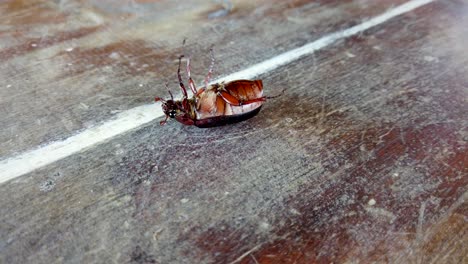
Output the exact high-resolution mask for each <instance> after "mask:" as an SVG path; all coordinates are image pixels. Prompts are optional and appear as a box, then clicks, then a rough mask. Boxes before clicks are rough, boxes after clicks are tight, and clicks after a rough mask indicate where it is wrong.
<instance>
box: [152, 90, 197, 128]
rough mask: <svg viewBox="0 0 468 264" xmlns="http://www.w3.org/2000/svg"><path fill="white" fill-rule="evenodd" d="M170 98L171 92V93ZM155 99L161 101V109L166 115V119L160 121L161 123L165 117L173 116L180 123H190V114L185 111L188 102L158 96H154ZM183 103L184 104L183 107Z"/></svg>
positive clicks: (191, 122) (164, 121) (163, 122)
mask: <svg viewBox="0 0 468 264" xmlns="http://www.w3.org/2000/svg"><path fill="white" fill-rule="evenodd" d="M171 98H172V94H171ZM156 101H161V102H162V109H163V112H164V114H165V115H166V119H165V120H163V121H161V122H160V123H161V125H164V124H165V123H166V121H167V119H168V118H169V117H170V118H174V119H176V120H177V121H179V122H180V123H182V124H186V125H192V124H193V120H192V119H191V118H190V115H189V114H187V113H186V110H185V109H186V108H188V102H187V101H186V100H185V101H175V100H173V99H171V100H164V99H162V98H160V97H156ZM184 103H185V104H186V106H185V107H184Z"/></svg>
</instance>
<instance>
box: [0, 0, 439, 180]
mask: <svg viewBox="0 0 468 264" xmlns="http://www.w3.org/2000/svg"><path fill="white" fill-rule="evenodd" d="M434 1H435V0H412V1H409V2H407V3H405V4H402V5H400V6H398V7H396V8H393V9H391V10H389V11H387V12H385V13H383V14H381V15H379V16H376V17H374V18H372V19H369V20H367V21H365V22H363V23H361V24H359V25H356V26H354V27H351V28H348V29H345V30H342V31H338V32H335V33H332V34H329V35H327V36H324V37H322V38H320V39H318V40H316V41H314V42H311V43H309V44H306V45H304V46H302V47H299V48H296V49H293V50H290V51H288V52H285V53H282V54H280V55H278V56H276V57H273V58H271V59H268V60H266V61H263V62H260V63H258V64H255V65H253V66H251V67H249V68H247V69H245V70H242V71H239V72H236V73H233V74H230V75H228V76H225V77H223V78H221V79H219V80H216V82H221V81H232V80H236V79H252V78H254V77H256V76H259V75H260V74H263V73H266V72H269V71H272V70H274V69H276V68H278V67H281V66H283V65H286V64H288V63H291V62H293V61H295V60H297V59H299V58H301V57H303V56H305V55H308V54H312V53H314V52H315V51H317V50H320V49H322V48H324V47H326V46H329V45H331V44H333V43H334V42H336V41H338V40H341V39H344V38H347V37H349V36H353V35H356V34H358V33H361V32H363V31H365V30H367V29H369V28H372V27H374V26H377V25H379V24H382V23H384V22H386V21H387V20H389V19H391V18H394V17H396V16H399V15H401V14H404V13H406V12H409V11H411V10H414V9H416V8H418V7H420V6H423V5H426V4H428V3H431V2H434ZM161 116H163V112H162V111H161V107H159V104H149V105H143V106H139V107H135V108H133V109H130V110H127V111H124V112H122V113H120V114H118V115H116V117H115V118H113V119H111V120H109V121H107V122H105V123H103V124H101V125H99V126H96V127H93V128H90V129H88V130H85V131H83V132H80V133H79V134H77V135H74V136H71V137H69V138H67V139H65V140H63V141H57V142H52V143H50V144H48V145H45V146H42V147H39V148H37V149H34V150H30V151H27V152H25V153H22V154H20V155H18V156H16V157H12V158H8V159H5V160H2V161H0V183H3V182H6V181H8V180H11V179H14V178H16V177H19V176H21V175H23V174H26V173H28V172H31V171H33V170H35V169H38V168H40V167H43V166H45V165H48V164H51V163H53V162H55V161H57V160H60V159H63V158H65V157H68V156H70V155H72V154H75V153H77V152H80V151H83V150H85V149H87V148H90V147H92V146H94V145H97V144H101V143H103V142H105V141H107V140H109V139H111V138H113V137H115V136H118V135H121V134H123V133H125V132H128V131H130V130H132V129H135V128H138V127H140V126H142V125H144V124H146V123H149V122H152V121H153V120H155V119H156V118H159V117H161Z"/></svg>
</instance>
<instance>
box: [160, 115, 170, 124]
mask: <svg viewBox="0 0 468 264" xmlns="http://www.w3.org/2000/svg"><path fill="white" fill-rule="evenodd" d="M167 118H168V116H166V119H164V120H162V121H159V124H160V125H161V126H164V125H165V124H166V123H167Z"/></svg>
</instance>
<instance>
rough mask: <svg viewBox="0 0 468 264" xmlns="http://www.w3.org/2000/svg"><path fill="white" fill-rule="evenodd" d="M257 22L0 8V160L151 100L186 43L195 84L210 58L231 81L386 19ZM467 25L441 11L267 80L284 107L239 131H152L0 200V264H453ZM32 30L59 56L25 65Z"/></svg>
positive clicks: (213, 13)
mask: <svg viewBox="0 0 468 264" xmlns="http://www.w3.org/2000/svg"><path fill="white" fill-rule="evenodd" d="M124 2H125V3H124ZM271 2H272V1H261V2H258V3H256V4H255V5H254V4H252V3H250V2H248V1H233V2H232V3H233V6H234V8H233V9H232V10H230V9H229V8H221V7H222V6H220V5H219V4H216V2H203V1H200V2H199V3H196V2H191V3H188V2H185V1H183V2H177V3H176V2H172V1H154V2H152V1H121V4H120V5H113V4H111V2H110V1H104V2H101V1H99V2H98V1H82V2H72V3H70V2H60V3H63V5H64V6H60V5H58V4H56V3H55V2H52V1H51V2H41V4H27V2H26V1H24V2H22V1H7V2H6V3H2V4H1V5H2V6H1V8H0V10H2V11H0V12H2V13H5V12H7V11H8V12H12V13H11V14H17V15H11V16H10V18H9V19H10V20H8V21H9V22H8V24H6V26H4V28H2V30H3V31H2V33H1V35H0V36H2V38H1V39H2V50H0V57H1V58H2V64H1V66H0V67H2V68H1V70H0V74H1V75H2V77H3V76H5V78H2V79H3V80H0V81H1V82H4V83H2V84H1V85H2V86H1V87H2V89H0V90H1V93H2V94H1V97H0V100H2V101H1V105H2V110H4V112H5V113H6V114H5V115H4V116H2V117H1V118H2V119H3V120H2V123H4V124H6V127H5V129H2V135H1V136H0V137H1V138H2V140H1V141H2V143H1V144H2V146H1V149H2V150H1V151H2V155H10V154H12V153H15V152H17V151H21V150H23V149H29V148H31V147H34V146H35V145H36V144H39V143H44V142H47V141H49V140H50V139H51V138H60V137H64V136H67V135H69V134H71V133H73V132H76V130H79V129H83V128H85V127H86V125H85V124H86V123H87V122H91V123H94V122H99V121H100V120H104V119H105V118H107V117H108V116H109V111H110V110H118V109H127V108H130V107H133V106H136V105H138V104H141V103H142V102H146V101H149V100H151V99H152V97H153V96H154V95H156V94H158V93H163V92H164V89H165V88H164V85H161V83H160V82H161V80H166V79H167V80H169V79H171V78H174V76H175V75H174V69H175V67H174V58H175V57H176V56H177V54H179V53H180V52H181V51H182V49H181V47H180V45H179V44H180V42H181V39H183V37H188V44H187V46H186V47H185V48H186V51H188V52H190V53H191V54H193V56H194V63H193V64H194V65H200V67H199V68H198V69H194V71H195V75H196V76H197V77H198V79H200V80H201V78H202V76H203V74H204V70H205V69H206V68H207V65H208V63H209V59H208V57H207V54H206V50H207V47H209V45H210V44H211V43H212V42H214V43H215V44H216V45H217V47H219V48H217V50H218V52H217V53H218V55H217V56H218V61H219V62H218V66H217V67H218V70H217V71H218V74H219V73H221V72H227V73H229V72H232V71H235V70H238V69H242V68H243V67H245V66H248V65H250V64H252V63H254V62H256V61H261V60H263V59H265V58H269V57H271V56H273V55H276V54H277V53H278V52H280V51H281V50H288V49H290V48H292V47H296V46H298V45H301V44H303V43H306V42H309V41H311V40H313V39H316V38H317V37H318V36H321V35H324V34H326V32H332V31H335V30H337V29H339V28H343V27H348V26H350V25H352V24H355V23H356V21H359V20H360V19H362V18H363V17H366V16H372V15H373V14H378V13H380V12H384V11H385V10H386V9H387V8H388V7H389V6H391V5H395V4H398V3H401V1H311V2H309V1H290V2H288V3H287V4H286V2H283V1H281V2H280V1H278V2H277V3H276V4H277V5H271ZM103 3H106V4H103ZM195 3H196V4H195ZM225 3H227V2H225ZM67 5H72V6H67ZM59 7H60V8H62V9H63V10H74V12H69V13H68V12H63V11H60V12H59V11H57V10H62V9H58V8H59ZM66 8H71V9H66ZM161 10H164V11H161ZM39 11H40V12H52V13H53V14H55V15H54V16H51V17H49V16H46V15H43V16H40V15H39V14H40V12H39ZM152 11H154V12H156V11H158V12H159V13H158V15H156V14H154V12H152ZM15 12H16V13H15ZM33 12H34V13H33ZM62 13H63V14H62ZM59 14H62V15H59ZM466 14H468V2H467V1H462V0H453V1H438V2H435V3H432V4H429V5H427V6H425V7H422V8H419V9H417V10H415V11H412V12H409V13H407V14H405V15H402V16H400V17H398V18H395V19H392V20H391V21H389V22H387V23H385V24H383V25H380V26H378V27H376V28H373V29H371V30H368V31H366V32H365V33H364V34H361V35H359V36H356V37H352V38H349V39H347V40H345V41H342V42H340V43H337V44H335V45H332V46H329V47H327V48H325V49H323V50H320V51H319V52H317V53H316V54H314V56H307V57H304V58H303V59H301V60H298V61H297V62H295V63H292V64H289V65H286V66H284V67H282V68H280V69H278V70H275V71H273V72H269V73H266V74H264V75H263V76H260V77H261V78H262V79H263V82H264V86H265V91H266V92H271V93H275V92H278V91H280V90H281V89H283V88H287V89H286V91H285V93H284V95H283V96H281V97H279V98H276V99H274V100H270V101H268V102H267V103H265V105H264V107H263V109H262V111H261V112H260V113H259V114H258V115H257V116H256V117H254V118H252V119H250V120H248V121H245V122H242V123H238V124H234V125H231V126H225V127H218V128H212V129H199V128H196V127H184V126H182V125H180V124H178V123H176V122H170V123H169V124H168V125H166V126H164V127H161V126H159V124H158V123H157V122H155V123H154V124H151V125H148V126H146V127H143V128H141V129H139V130H137V131H133V132H131V133H129V134H126V135H122V136H120V137H118V138H115V139H113V140H112V141H110V142H107V143H105V144H103V145H100V146H97V147H96V148H92V149H89V150H87V151H85V152H83V153H80V154H77V155H73V156H70V157H68V158H66V159H63V160H60V161H58V162H56V163H54V164H52V165H49V166H46V167H44V168H41V169H39V170H36V171H34V172H32V173H30V174H27V175H24V176H22V177H19V178H17V179H15V180H12V181H9V182H7V183H4V184H2V185H0V201H1V202H0V205H1V206H0V225H1V226H0V237H1V240H0V262H1V263H33V262H34V263H61V262H67V263H109V262H116V263H332V262H333V263H348V262H352V263H354V262H355V263H372V262H377V263H467V262H468V253H467V252H468V250H467V246H466V245H467V244H468V235H467V232H468V223H467V217H468V203H467V199H468V192H467V186H468V169H467V168H468V149H467V141H468V131H467V122H468V120H467V118H466V116H468V106H467V102H466V100H467V98H468V56H467V55H466V54H468V48H467V46H466V45H465V44H466V43H467V42H468V28H467V27H466V25H467V24H468V16H467V15H466ZM2 17H3V16H2ZM52 18H53V19H52ZM116 18H120V19H122V21H120V20H117V21H116V22H115V23H112V21H114V20H116ZM2 19H3V20H5V18H4V17H3V18H2ZM49 19H52V20H49ZM70 20H72V21H74V23H70V24H68V23H67V21H70ZM259 20H260V21H261V22H260V23H254V22H255V21H259ZM21 21H30V23H31V24H32V26H29V27H27V26H25V28H24V29H22V30H18V31H15V30H14V28H15V27H19V26H18V24H21V23H22V22H21ZM96 21H99V22H96ZM155 21H156V22H155ZM168 22H172V23H168ZM15 23H16V24H15ZM80 23H81V24H80ZM189 24H190V25H192V26H190V27H188V26H187V25H189ZM60 25H62V27H65V26H64V25H66V28H61V26H60ZM35 27H37V28H35ZM69 27H71V28H75V29H74V30H77V32H82V30H83V28H92V29H88V30H90V31H91V32H88V31H87V33H86V34H83V35H79V36H76V37H70V38H65V37H64V36H65V35H67V34H71V33H70V32H74V31H73V30H72V29H70V28H69ZM102 27H103V28H105V29H102ZM155 28H158V30H160V31H157V32H159V33H158V35H154V34H153V33H150V32H153V31H154V32H156V29H155ZM38 29H43V30H44V29H48V30H49V31H47V30H46V32H50V33H51V34H50V35H51V36H59V37H56V38H54V37H52V39H55V40H57V39H59V40H62V39H63V38H65V39H64V40H63V41H54V40H48V41H45V42H44V43H45V44H44V45H45V46H41V47H39V46H36V47H34V48H40V50H38V49H33V48H31V46H30V45H31V44H32V43H36V42H37V41H38V39H37V37H31V36H25V35H31V34H33V33H35V32H36V31H38ZM179 29H180V31H179ZM227 29H231V30H227ZM27 30H31V32H29V33H27V34H26V33H21V32H22V31H27ZM15 32H20V33H21V34H20V35H18V36H15V35H14V34H15ZM52 32H56V33H52ZM65 32H68V33H65ZM117 33H119V34H117ZM18 34H19V33H18ZM37 34H39V33H37ZM76 34H78V33H76ZM39 35H43V34H39ZM46 35H47V34H46ZM30 38H32V39H33V41H34V42H31V41H32V40H31V39H30ZM40 39H43V38H42V37H41V38H40ZM192 40H193V41H192ZM15 41H18V42H17V43H16V42H15ZM25 43H27V44H25ZM37 45H41V44H39V43H37ZM68 47H73V50H72V51H67V50H66V49H67V48H68ZM197 57H198V58H197ZM68 59H70V61H68ZM92 61H94V62H92ZM133 61H135V63H136V64H132V62H133ZM67 63H72V65H70V67H71V68H70V69H68V68H67V67H65V65H67ZM145 64H147V65H149V66H147V67H148V69H146V67H143V65H145ZM89 65H91V66H89ZM154 65H158V67H156V69H155V67H154ZM166 65H167V66H166ZM194 67H195V66H194ZM137 69H140V70H137ZM140 83H142V84H143V87H139V85H138V84H140ZM67 84H68V85H67ZM8 85H11V86H8ZM7 86H8V88H5V87H7ZM19 87H21V88H19ZM51 98H54V100H51ZM65 98H66V100H64V99H65ZM36 100H37V101H36ZM15 103H18V104H17V105H16V104H15ZM81 104H84V105H86V107H84V106H83V107H84V108H83V110H77V109H79V108H80V107H81V106H80V105H81ZM85 108H86V111H85ZM91 112H92V113H91ZM72 113H74V114H72ZM43 116H47V117H48V118H45V119H44V121H43V122H44V123H40V126H39V127H42V128H43V129H41V131H37V128H38V124H39V123H34V124H32V123H31V122H29V121H34V122H36V120H41V118H43ZM67 122H71V123H73V125H72V126H70V127H68V128H67V127H66V125H65V124H66V123H67ZM16 134H17V135H18V136H17V137H16V136H15V137H13V135H16ZM4 139H5V140H4Z"/></svg>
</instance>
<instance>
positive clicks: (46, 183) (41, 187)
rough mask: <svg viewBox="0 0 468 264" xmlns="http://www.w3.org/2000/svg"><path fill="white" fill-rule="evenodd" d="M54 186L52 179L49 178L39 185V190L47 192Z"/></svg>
mask: <svg viewBox="0 0 468 264" xmlns="http://www.w3.org/2000/svg"><path fill="white" fill-rule="evenodd" d="M54 187H55V181H54V180H52V179H49V180H46V181H44V182H43V183H41V184H40V185H39V190H40V191H41V192H48V191H51V190H52V189H54Z"/></svg>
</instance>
